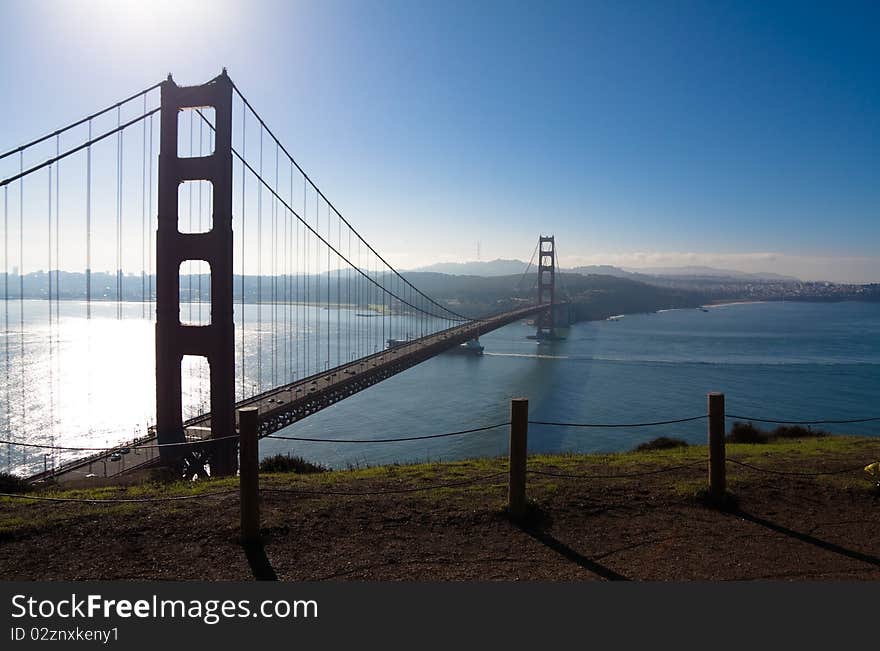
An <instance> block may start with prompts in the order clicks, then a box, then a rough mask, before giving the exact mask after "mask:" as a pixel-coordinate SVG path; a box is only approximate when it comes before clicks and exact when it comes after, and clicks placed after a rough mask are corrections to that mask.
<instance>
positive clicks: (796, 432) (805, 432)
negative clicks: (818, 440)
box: [770, 425, 828, 439]
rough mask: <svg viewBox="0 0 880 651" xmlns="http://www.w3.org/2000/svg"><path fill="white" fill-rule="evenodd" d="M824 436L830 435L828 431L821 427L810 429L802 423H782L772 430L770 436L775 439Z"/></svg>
mask: <svg viewBox="0 0 880 651" xmlns="http://www.w3.org/2000/svg"><path fill="white" fill-rule="evenodd" d="M822 436H828V432H826V431H825V430H821V429H810V428H809V427H803V426H801V425H780V426H779V427H777V428H776V429H774V430H773V431H772V432H770V438H774V439H806V438H813V437H822Z"/></svg>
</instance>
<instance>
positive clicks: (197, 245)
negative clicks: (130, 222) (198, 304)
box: [156, 69, 237, 475]
mask: <svg viewBox="0 0 880 651" xmlns="http://www.w3.org/2000/svg"><path fill="white" fill-rule="evenodd" d="M203 107H210V108H213V109H214V112H215V113H214V114H215V116H216V122H215V124H214V151H213V153H210V154H208V155H206V156H196V157H181V156H180V155H179V152H178V114H179V113H180V111H181V110H183V109H195V108H203ZM161 108H162V114H161V117H162V119H161V137H160V138H161V140H160V153H159V206H158V230H157V233H156V432H157V438H158V441H159V443H160V444H166V443H182V442H184V441H185V440H186V438H185V434H184V430H183V414H182V396H181V389H182V386H181V364H182V361H183V356H184V355H197V356H201V357H205V358H207V361H208V365H209V368H210V384H211V439H224V438H225V437H231V436H233V435H234V434H235V411H234V409H235V348H234V346H235V338H234V324H233V314H232V306H233V303H232V82H231V80H230V79H229V77H228V76H227V75H226V70H225V69H224V70H223V72H222V73H221V74H220V76H218V77H216V78H215V79H213V80H212V81H210V82H208V83H207V84H203V85H201V86H189V87H184V86H178V85H177V84H176V83H175V82H174V80H173V79H172V78H171V75H168V79H167V81H165V82H163V83H162V107H161ZM199 119H201V118H199ZM186 181H209V182H210V183H211V184H212V191H213V199H214V200H213V204H212V205H213V215H212V220H211V222H212V226H211V230H209V231H207V232H203V233H181V232H180V229H179V227H178V221H179V208H178V189H179V186H180V184H181V183H184V182H186ZM187 260H195V261H204V262H207V263H208V264H209V265H210V270H211V271H210V276H211V281H210V282H211V309H210V323H209V324H208V325H201V326H193V325H183V324H181V322H180V268H181V264H182V263H183V262H185V261H187ZM186 447H187V451H186V452H184V449H185V448H184V446H179V447H176V446H172V447H168V448H160V450H161V458H162V461H163V463H167V464H178V463H181V462H183V463H184V464H186V463H190V464H195V465H196V466H197V467H198V466H201V465H203V463H204V462H205V461H208V462H209V463H210V466H211V473H212V474H215V475H224V474H233V473H234V472H235V471H236V468H237V459H236V447H235V440H234V439H230V438H225V440H223V441H218V442H216V443H213V444H211V443H210V442H209V443H208V444H206V445H205V446H202V447H201V448H199V449H196V448H189V446H186Z"/></svg>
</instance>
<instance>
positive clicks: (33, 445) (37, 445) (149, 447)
mask: <svg viewBox="0 0 880 651" xmlns="http://www.w3.org/2000/svg"><path fill="white" fill-rule="evenodd" d="M237 438H239V437H238V435H232V436H221V437H219V438H216V439H213V438H211V439H204V440H202V441H182V442H180V443H154V444H152V445H140V444H139V443H131V444H129V445H117V446H115V447H112V448H76V447H66V446H62V445H43V444H40V443H21V442H18V441H7V440H3V439H0V445H2V444H4V443H5V444H6V445H17V446H18V447H23V448H40V449H42V450H72V451H74V452H112V451H113V450H121V449H124V448H126V447H127V448H135V449H138V450H152V449H157V448H170V447H178V446H181V445H202V444H205V443H213V442H215V441H226V440H228V439H237Z"/></svg>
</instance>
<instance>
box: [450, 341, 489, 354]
mask: <svg viewBox="0 0 880 651" xmlns="http://www.w3.org/2000/svg"><path fill="white" fill-rule="evenodd" d="M449 352H450V353H459V354H462V355H482V354H483V345H482V344H481V343H480V340H479V339H477V338H474V339H471V340H469V341H466V342H464V343H463V344H459V345H458V346H456V347H455V348H450V349H449Z"/></svg>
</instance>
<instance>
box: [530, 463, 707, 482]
mask: <svg viewBox="0 0 880 651" xmlns="http://www.w3.org/2000/svg"><path fill="white" fill-rule="evenodd" d="M704 463H706V460H705V459H700V460H699V461H694V462H692V463H686V464H684V465H681V466H669V467H666V468H660V469H659V470H648V471H645V472H630V473H623V474H618V475H571V474H566V473H558V472H548V471H545V470H526V472H527V473H529V474H530V475H542V476H545V477H562V478H564V479H627V478H629V477H646V476H648V475H659V474H660V473H664V472H672V471H674V470H684V469H685V468H693V467H694V466H696V465H701V464H704Z"/></svg>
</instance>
